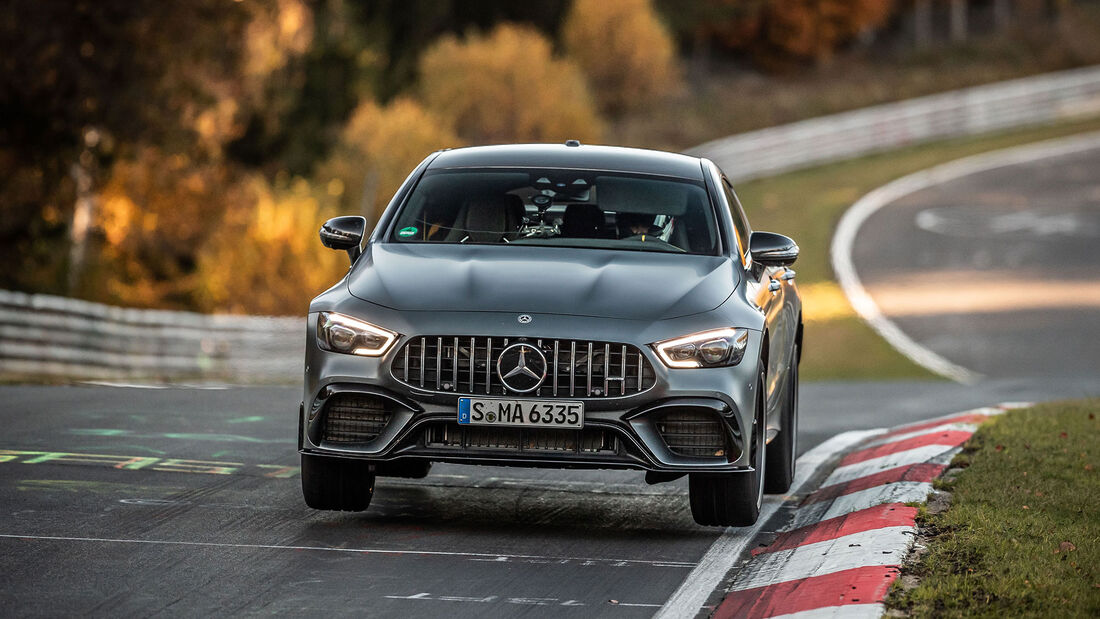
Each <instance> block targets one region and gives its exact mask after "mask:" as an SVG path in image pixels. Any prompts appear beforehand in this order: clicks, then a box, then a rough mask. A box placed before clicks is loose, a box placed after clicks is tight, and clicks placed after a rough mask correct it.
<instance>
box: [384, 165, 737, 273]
mask: <svg viewBox="0 0 1100 619" xmlns="http://www.w3.org/2000/svg"><path fill="white" fill-rule="evenodd" d="M391 239H392V240H394V241H397V242H401V243H475V244H494V245H498V244H499V245H505V244H509V245H548V246H557V247H577V248H593V249H627V250H635V251H659V252H669V253H689V254H708V255H714V254H717V253H718V235H717V232H716V229H715V222H714V214H713V212H712V210H711V206H710V200H709V199H708V198H707V192H706V189H704V187H703V184H702V182H701V181H700V182H695V181H691V180H687V179H679V178H669V177H655V176H644V175H634V174H624V173H617V172H605V171H593V170H563V169H552V170H531V169H525V170H502V169H499V168H496V169H466V168H464V169H449V170H429V171H428V172H427V173H425V175H424V177H423V178H421V179H420V182H419V183H418V184H417V185H416V188H415V189H414V190H413V191H412V193H411V194H410V195H409V197H408V199H407V200H406V201H405V203H404V205H403V207H402V209H401V211H400V213H399V214H398V216H397V220H396V223H395V226H394V228H393V232H392V235H391Z"/></svg>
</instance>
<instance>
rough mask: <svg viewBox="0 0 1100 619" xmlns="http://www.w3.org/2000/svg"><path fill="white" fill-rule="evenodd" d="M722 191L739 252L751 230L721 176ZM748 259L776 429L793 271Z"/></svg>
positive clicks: (790, 333) (791, 332)
mask: <svg viewBox="0 0 1100 619" xmlns="http://www.w3.org/2000/svg"><path fill="white" fill-rule="evenodd" d="M722 192H723V193H724V194H725V197H726V201H727V202H728V203H729V207H730V213H731V214H732V215H733V223H734V228H735V230H736V234H737V240H738V245H740V246H741V251H742V252H745V253H746V254H747V252H748V251H749V238H750V237H751V235H752V230H751V228H749V224H748V219H747V218H746V217H745V211H744V209H743V208H742V207H741V201H740V200H739V199H738V198H737V193H736V192H734V190H733V186H732V185H731V184H730V182H729V180H728V179H727V178H726V177H725V175H722ZM750 262H751V259H749V258H748V257H747V256H746V255H745V254H743V255H742V264H745V265H747V266H749V268H747V269H746V276H747V277H748V283H749V289H750V294H751V295H752V298H753V301H754V303H755V304H756V305H757V307H759V308H760V309H761V310H762V311H763V312H764V316H765V320H766V323H767V329H768V336H769V349H768V359H767V361H766V364H767V370H766V371H767V376H766V383H765V391H766V399H767V411H768V427H769V429H776V428H778V426H777V425H776V423H777V421H778V413H779V406H780V404H782V397H783V385H785V384H786V380H787V371H788V369H789V368H790V363H791V361H792V359H791V354H790V351H791V344H792V342H793V339H794V337H795V329H796V328H797V325H795V324H794V323H795V322H796V321H797V317H794V316H792V314H793V310H792V308H793V306H794V298H792V297H794V296H795V292H794V290H793V279H792V277H793V271H790V269H788V268H785V267H762V266H760V265H749V263H750ZM785 276H786V279H785Z"/></svg>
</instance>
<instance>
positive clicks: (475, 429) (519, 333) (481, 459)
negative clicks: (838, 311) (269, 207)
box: [298, 140, 802, 526]
mask: <svg viewBox="0 0 1100 619" xmlns="http://www.w3.org/2000/svg"><path fill="white" fill-rule="evenodd" d="M365 227H366V222H365V220H364V219H363V218H361V217H337V218H335V219H331V220H329V221H327V222H326V223H325V224H324V226H323V227H322V228H321V240H322V242H323V243H324V244H325V245H326V246H327V247H330V248H333V249H339V250H346V251H347V252H348V254H349V255H350V256H351V261H352V266H351V268H350V269H349V271H348V273H347V275H346V276H345V277H344V278H343V279H342V280H341V281H340V282H339V283H338V284H336V285H335V286H333V287H332V288H330V289H329V290H327V291H325V292H324V293H322V294H321V295H320V296H318V297H317V298H316V299H314V300H313V302H312V303H311V304H310V308H309V320H308V330H307V337H306V358H305V394H304V399H303V402H302V407H301V411H300V416H299V424H300V427H299V433H298V447H299V451H300V452H301V456H302V490H303V493H304V495H305V501H306V503H307V504H308V505H309V506H310V507H313V508H316V509H329V510H352V511H357V510H363V509H366V507H367V506H368V505H369V504H370V500H371V496H372V494H373V492H374V481H375V477H376V476H379V475H381V476H398V477H423V476H425V475H427V474H428V469H429V467H430V466H431V463H432V462H451V463H460V464H484V465H508V466H532V467H555V468H591V469H637V470H641V471H645V480H646V482H648V483H660V482H667V481H672V480H675V479H677V478H680V477H682V476H684V475H687V476H688V477H689V487H690V502H691V512H692V515H693V516H694V518H695V520H696V521H697V522H699V523H700V524H705V525H731V526H746V525H750V524H753V523H754V522H755V521H756V519H757V516H758V514H759V510H760V502H761V498H762V494H763V493H764V492H765V491H767V492H785V491H786V490H787V488H788V487H789V486H790V484H791V478H792V477H793V475H794V462H795V449H796V445H795V441H796V438H797V429H798V361H799V356H800V350H801V342H802V304H801V301H800V300H799V296H798V291H797V288H796V287H795V283H794V275H795V272H794V271H793V270H791V269H790V265H791V264H792V263H793V262H794V261H795V259H796V258H797V257H798V246H797V245H795V243H794V241H792V240H791V239H789V238H787V237H785V236H781V235H778V234H773V233H769V232H753V231H751V230H750V228H749V225H748V221H747V220H746V218H745V213H744V211H743V210H742V208H741V204H740V203H739V202H738V199H737V195H736V194H735V193H734V191H733V188H732V187H731V186H730V183H729V181H728V180H727V179H726V177H725V175H724V174H723V173H722V171H721V170H720V169H719V168H718V167H717V166H716V165H715V164H714V163H712V162H710V161H708V160H706V159H699V158H695V157H688V156H684V155H677V154H671V153H663V152H656V151H647V150H638V149H630V148H614V147H602V146H582V145H581V144H580V143H578V142H576V141H574V140H570V141H569V142H566V143H565V144H562V145H552V144H542V145H512V146H489V147H473V148H461V149H455V150H445V151H440V152H436V153H433V154H432V155H430V156H429V157H428V158H427V159H425V160H424V161H423V162H422V163H421V164H420V165H419V166H418V167H417V168H416V169H415V170H413V172H412V174H410V175H409V177H408V179H407V180H406V181H405V182H404V184H403V185H402V186H401V188H400V189H399V190H398V192H397V193H396V195H394V197H393V200H392V201H391V202H390V205H389V207H388V208H387V209H386V211H385V213H384V214H383V215H382V217H381V218H380V220H379V221H378V224H377V226H375V228H374V231H373V232H372V233H371V235H370V238H369V239H367V242H366V244H365V245H363V237H364V234H365Z"/></svg>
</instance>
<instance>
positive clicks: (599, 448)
mask: <svg viewBox="0 0 1100 619" xmlns="http://www.w3.org/2000/svg"><path fill="white" fill-rule="evenodd" d="M423 437H424V446H425V447H428V448H436V449H487V450H492V449H498V450H499V449H504V450H510V451H519V452H527V453H546V452H552V453H575V454H600V453H602V454H614V453H617V452H618V439H617V438H616V436H615V434H614V433H613V432H610V431H608V430H603V429H600V428H584V429H581V430H568V429H552V428H492V427H477V426H461V425H459V424H457V423H435V424H432V425H430V426H428V428H427V429H425V430H424V434H423Z"/></svg>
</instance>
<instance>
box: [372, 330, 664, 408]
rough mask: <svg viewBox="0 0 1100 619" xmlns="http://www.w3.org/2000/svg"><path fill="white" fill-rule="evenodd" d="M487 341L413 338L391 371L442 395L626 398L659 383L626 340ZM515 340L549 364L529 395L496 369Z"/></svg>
mask: <svg viewBox="0 0 1100 619" xmlns="http://www.w3.org/2000/svg"><path fill="white" fill-rule="evenodd" d="M482 339H483V338H481V337H478V336H455V335H428V336H416V337H414V338H410V339H409V340H408V341H407V342H406V343H405V345H404V346H403V350H400V351H398V352H397V354H396V355H394V359H393V362H392V364H391V366H390V373H391V374H392V376H393V378H394V379H395V380H397V381H399V382H402V383H404V384H406V385H409V386H410V387H417V388H421V389H426V390H429V391H434V392H438V393H447V394H469V395H473V394H481V395H490V396H509V395H515V396H522V397H577V398H607V397H622V396H627V395H633V394H635V393H640V392H642V391H645V390H647V389H649V388H650V387H652V386H653V385H654V383H655V381H656V375H655V373H654V371H653V367H652V365H650V363H649V360H648V359H647V358H646V357H645V355H644V354H643V353H642V351H641V350H639V349H638V348H637V347H635V346H632V345H629V344H624V343H622V342H597V341H590V340H568V339H561V340H558V339H551V338H532V339H527V338H522V337H521V338H516V337H510V338H504V337H485V338H484V342H482ZM516 342H525V343H528V344H530V345H531V346H533V347H535V348H537V349H538V350H540V351H542V354H543V356H544V357H545V360H546V377H545V379H544V380H543V382H542V384H541V385H539V387H538V389H536V390H534V391H532V392H529V393H526V394H519V393H515V392H513V391H511V390H510V389H508V388H507V387H505V386H504V384H503V383H502V382H501V380H500V377H499V376H498V374H497V371H496V366H497V363H496V362H497V359H496V358H495V356H499V354H500V352H501V351H503V350H504V349H505V348H507V347H508V346H509V345H513V344H515V343H516ZM466 344H468V345H469V348H468V349H467V348H465V345H466ZM528 358H530V356H528ZM464 364H468V365H464ZM482 364H484V365H482ZM444 376H446V378H444ZM616 382H618V383H619V385H618V386H619V388H618V389H615V384H614V383H616Z"/></svg>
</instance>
